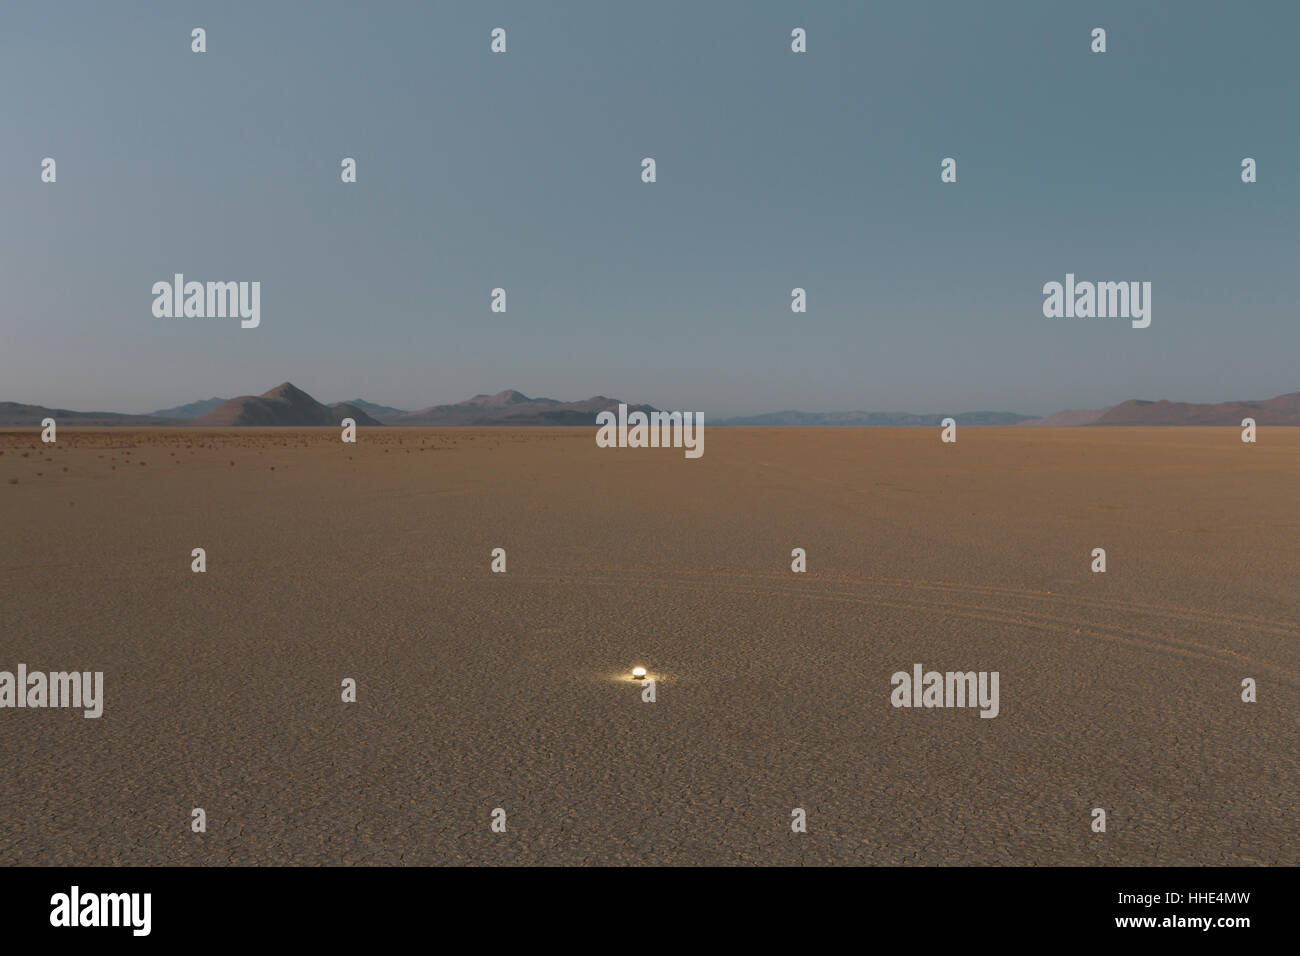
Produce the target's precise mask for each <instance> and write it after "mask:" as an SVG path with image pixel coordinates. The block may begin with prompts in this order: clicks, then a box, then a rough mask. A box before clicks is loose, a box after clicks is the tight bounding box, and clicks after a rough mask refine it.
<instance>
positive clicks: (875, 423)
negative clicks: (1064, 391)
mask: <svg viewBox="0 0 1300 956" xmlns="http://www.w3.org/2000/svg"><path fill="white" fill-rule="evenodd" d="M1032 417H1033V416H1031V415H1017V414H1016V413H1014V412H957V413H955V414H952V415H913V414H912V413H910V412H795V411H789V412H769V413H768V414H766V415H748V416H743V417H740V418H724V419H722V420H721V421H717V422H714V424H715V425H737V426H785V427H813V428H826V427H836V426H844V427H858V428H899V427H907V426H920V425H934V426H937V425H938V424H939V423H940V422H942V421H943V420H944V419H945V418H951V419H953V420H954V421H955V422H956V423H957V424H958V425H1018V424H1020V423H1021V422H1024V421H1028V420H1030V419H1031V418H1032Z"/></svg>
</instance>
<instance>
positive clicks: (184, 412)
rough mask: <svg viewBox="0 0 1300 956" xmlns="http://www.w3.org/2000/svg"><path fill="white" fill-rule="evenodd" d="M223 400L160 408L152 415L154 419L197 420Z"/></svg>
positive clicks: (207, 399)
mask: <svg viewBox="0 0 1300 956" xmlns="http://www.w3.org/2000/svg"><path fill="white" fill-rule="evenodd" d="M224 401H225V399H224V398H205V399H203V400H202V401H200V402H190V403H189V404H188V405H177V406H176V407H175V408H162V409H159V410H158V411H156V412H154V413H153V417H154V418H198V417H199V416H201V415H206V414H207V413H208V412H210V411H212V410H213V409H214V408H216V407H217V406H218V405H220V404H221V403H222V402H224Z"/></svg>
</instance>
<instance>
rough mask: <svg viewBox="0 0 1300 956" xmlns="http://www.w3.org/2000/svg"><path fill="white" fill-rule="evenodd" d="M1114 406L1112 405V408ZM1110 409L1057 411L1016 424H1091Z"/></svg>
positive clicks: (1058, 425)
mask: <svg viewBox="0 0 1300 956" xmlns="http://www.w3.org/2000/svg"><path fill="white" fill-rule="evenodd" d="M1113 407H1114V406H1113V405H1112V406H1111V408H1113ZM1108 411H1110V408H1090V409H1084V410H1080V411H1065V412H1057V413H1056V414H1055V415H1048V416H1047V417H1045V418H1031V419H1028V420H1027V421H1023V422H1017V423H1016V424H1018V425H1030V426H1042V427H1044V428H1066V427H1070V426H1073V425H1091V424H1092V423H1093V422H1095V421H1096V420H1097V419H1099V418H1101V416H1102V415H1105V414H1106V413H1107V412H1108Z"/></svg>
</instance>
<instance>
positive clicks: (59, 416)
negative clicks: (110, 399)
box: [0, 402, 189, 428]
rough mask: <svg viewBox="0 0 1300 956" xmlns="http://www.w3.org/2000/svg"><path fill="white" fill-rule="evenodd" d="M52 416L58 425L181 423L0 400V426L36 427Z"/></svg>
mask: <svg viewBox="0 0 1300 956" xmlns="http://www.w3.org/2000/svg"><path fill="white" fill-rule="evenodd" d="M46 418H53V419H54V420H55V421H56V422H58V423H59V424H60V425H84V426H100V425H149V426H153V425H184V424H189V423H188V422H182V421H180V420H178V419H175V418H158V417H157V416H154V415H123V414H120V413H118V412H74V411H72V410H71V409H68V408H46V407H45V406H44V405H20V404H19V403H18V402H0V426H3V425H8V426H11V427H20V428H21V427H35V428H40V426H41V421H42V420H44V419H46Z"/></svg>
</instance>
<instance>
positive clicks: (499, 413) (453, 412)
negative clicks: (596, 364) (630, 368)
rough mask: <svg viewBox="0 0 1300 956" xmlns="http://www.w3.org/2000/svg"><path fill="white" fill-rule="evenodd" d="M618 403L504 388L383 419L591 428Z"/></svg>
mask: <svg viewBox="0 0 1300 956" xmlns="http://www.w3.org/2000/svg"><path fill="white" fill-rule="evenodd" d="M619 404H620V400H619V399H617V398H606V397H605V396H604V395H596V396H594V397H592V398H588V399H585V400H583V401H580V402H561V401H557V400H556V399H554V398H529V397H528V396H527V395H525V394H524V393H523V392H520V391H517V390H516V389H513V388H508V389H506V390H505V391H503V392H497V393H496V394H495V395H475V396H474V397H473V398H467V399H465V401H463V402H457V403H456V404H454V405H433V406H430V407H429V408H422V409H419V410H418V411H414V412H407V413H406V414H404V415H394V416H391V417H385V418H384V419H383V421H384V423H385V424H387V425H408V426H425V427H429V426H433V427H437V426H450V425H461V426H484V425H507V426H513V427H521V426H529V425H591V426H593V427H594V426H595V424H596V415H597V413H599V412H603V411H615V412H616V411H618V406H619ZM628 411H629V412H631V411H642V412H646V413H649V412H653V411H658V409H656V408H654V407H653V406H650V405H631V404H629V405H628Z"/></svg>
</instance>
